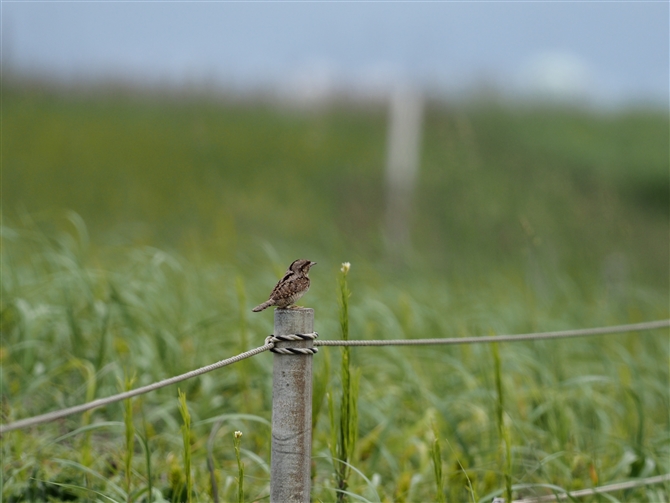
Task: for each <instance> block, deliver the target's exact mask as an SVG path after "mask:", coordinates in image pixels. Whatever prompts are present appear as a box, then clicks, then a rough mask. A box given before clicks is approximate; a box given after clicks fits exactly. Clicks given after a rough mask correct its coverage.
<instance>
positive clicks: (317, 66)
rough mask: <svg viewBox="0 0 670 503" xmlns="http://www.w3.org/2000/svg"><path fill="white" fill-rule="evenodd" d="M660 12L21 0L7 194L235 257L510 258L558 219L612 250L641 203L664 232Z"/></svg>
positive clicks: (550, 231) (11, 38)
mask: <svg viewBox="0 0 670 503" xmlns="http://www.w3.org/2000/svg"><path fill="white" fill-rule="evenodd" d="M667 14H668V6H667V5H666V4H664V3H635V2H632V3H621V4H611V3H607V4H594V3H588V4H573V3H534V4H516V3H494V4H481V3H453V4H451V3H444V4H424V3H401V4H369V3H362V4H348V3H347V4H340V3H337V2H334V3H319V4H293V3H272V2H270V3H262V4H255V3H254V4H244V3H230V4H229V3H207V4H204V3H163V4H159V3H137V4H133V3H62V2H46V3H27V2H26V3H23V2H16V3H8V4H6V5H3V10H2V44H3V45H2V55H3V83H4V101H3V106H4V109H3V110H4V113H3V120H4V124H5V129H4V148H3V178H4V186H3V212H4V215H5V216H6V217H11V216H12V215H14V214H15V213H16V211H18V210H19V209H21V211H27V212H30V213H33V212H36V211H43V210H48V211H52V210H62V209H68V210H74V211H75V212H77V213H78V214H79V215H80V216H81V217H82V218H83V219H84V221H85V222H86V224H87V225H88V226H89V228H90V231H91V232H92V234H93V235H94V236H95V239H96V240H99V239H104V238H105V236H106V238H107V239H112V238H111V237H110V236H113V239H127V240H130V241H131V242H135V241H139V242H142V243H154V244H160V245H165V246H174V247H177V248H179V249H184V247H187V246H191V245H193V246H196V247H197V248H201V247H202V246H206V247H210V248H211V246H214V247H215V249H214V251H215V252H216V253H217V254H223V256H226V257H227V259H233V258H235V259H239V252H240V250H244V249H245V246H247V244H248V245H249V246H250V247H251V248H255V247H257V245H258V243H259V242H263V243H265V244H266V245H269V246H271V247H273V248H276V249H278V250H279V249H281V252H280V253H279V252H278V253H279V255H280V256H282V258H283V257H292V256H293V255H295V254H296V253H297V255H301V254H305V253H309V252H311V253H312V254H314V253H324V252H326V250H329V252H336V253H335V254H337V253H340V252H341V251H343V250H349V251H350V252H360V253H362V254H363V255H364V256H365V259H366V260H370V261H377V260H378V259H379V258H380V257H381V256H382V255H383V254H384V253H386V254H387V255H389V254H390V255H391V256H393V257H395V259H398V257H399V256H400V255H403V256H404V257H405V259H407V258H408V257H409V256H408V255H407V253H411V252H413V251H415V252H418V253H419V255H420V257H423V258H429V260H430V262H431V264H432V265H431V267H433V266H445V267H455V264H457V263H460V262H464V263H465V262H468V259H470V258H471V257H473V254H474V256H478V255H482V256H483V260H484V261H485V262H487V263H491V258H492V255H491V253H493V254H494V255H493V257H495V259H494V260H493V263H492V265H493V267H496V268H497V267H498V266H499V264H498V262H499V261H503V262H504V261H506V260H507V259H512V258H513V257H514V256H515V255H518V254H519V252H520V250H521V249H522V248H524V247H526V246H527V245H528V243H531V244H532V243H533V242H534V241H533V240H535V242H539V241H542V240H543V243H544V245H545V248H546V249H549V250H552V252H551V253H550V254H553V255H554V256H556V257H564V258H565V259H566V260H568V261H569V260H570V259H571V258H574V259H575V260H578V261H580V260H583V258H584V257H582V256H581V255H582V254H584V255H594V256H593V257H592V258H597V263H600V262H602V261H604V260H605V259H606V257H608V256H610V255H611V254H612V253H623V254H624V255H625V254H626V253H628V252H629V250H627V249H626V247H627V246H629V244H630V243H639V241H640V236H638V235H637V233H638V232H640V225H637V223H636V220H635V219H636V218H639V219H641V220H644V221H645V222H649V220H650V219H651V220H653V221H656V220H658V221H660V222H662V224H661V226H660V229H662V231H663V233H664V232H665V229H664V226H665V223H666V219H667V213H668V211H667V209H668V169H667V155H666V154H667V132H668V126H667V117H666V115H667V114H666V112H667V107H668V72H669V70H668V26H667V22H666V21H667ZM617 212H620V213H617ZM615 214H616V215H617V216H616V217H615V216H614V215H615ZM619 218H623V219H624V220H623V221H621V220H620V221H618V222H617V223H615V220H616V219H619ZM608 219H609V220H608ZM522 222H526V223H525V224H522ZM643 227H644V228H645V229H646V228H647V227H649V229H650V232H653V231H651V228H652V227H653V224H651V223H645V225H644V226H643ZM110 232H111V234H109V233H110ZM529 233H531V234H532V235H533V237H532V239H530V240H529V235H530V234H529ZM601 233H605V234H607V235H608V238H607V239H605V240H603V239H601V238H596V236H599V235H600V234H601ZM536 234H537V235H536ZM536 238H537V239H536ZM650 239H651V238H650ZM658 239H660V238H654V239H652V240H651V241H652V242H653V243H654V244H653V246H651V247H645V248H646V249H648V250H650V253H654V254H655V255H654V257H655V260H656V261H660V262H665V258H666V255H667V254H666V251H667V244H666V243H665V239H660V241H659V242H657V241H656V240H658ZM249 240H251V242H252V243H247V242H248V241H249ZM565 240H568V241H567V242H566V241H565ZM584 240H588V241H593V242H594V246H591V245H589V246H581V245H580V243H583V242H584ZM567 243H569V244H567ZM240 247H242V248H240ZM284 247H287V248H284ZM314 248H316V249H314ZM312 250H314V251H312ZM317 250H318V251H317ZM578 250H582V251H581V253H580V252H579V251H578ZM329 252H326V253H329ZM245 253H246V252H245ZM226 254H227V255H226ZM236 254H237V255H236ZM595 255H597V257H596V256H595ZM416 258H417V257H415V259H416ZM254 260H255V259H254ZM287 260H288V259H287V258H283V261H284V262H285V261H287ZM523 260H525V259H523ZM626 260H629V261H630V260H633V261H635V258H634V257H633V256H631V257H629V258H627V259H626ZM288 262H290V260H288ZM642 262H646V261H642ZM655 263H656V264H659V262H655ZM480 266H481V265H480V264H478V265H477V266H476V267H475V268H477V269H478V268H479V267H480ZM643 267H644V266H643ZM651 276H652V277H657V278H658V275H657V274H655V273H654V274H651Z"/></svg>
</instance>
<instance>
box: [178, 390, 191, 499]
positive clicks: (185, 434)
mask: <svg viewBox="0 0 670 503" xmlns="http://www.w3.org/2000/svg"><path fill="white" fill-rule="evenodd" d="M179 412H180V414H181V417H182V420H183V421H184V424H182V426H181V435H182V440H183V446H184V450H183V453H184V474H185V475H186V486H185V491H186V501H187V502H188V503H191V501H192V498H193V480H192V478H191V414H190V413H189V411H188V405H187V404H186V394H185V393H182V391H181V390H179Z"/></svg>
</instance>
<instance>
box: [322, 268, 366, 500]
mask: <svg viewBox="0 0 670 503" xmlns="http://www.w3.org/2000/svg"><path fill="white" fill-rule="evenodd" d="M350 267H351V265H350V264H349V262H345V263H343V264H342V268H341V269H340V272H341V274H340V275H339V302H340V316H339V318H340V331H341V334H342V339H343V340H348V339H349V297H350V296H351V292H350V291H349V285H348V283H347V275H348V274H349V269H350ZM349 353H350V348H349V347H347V346H344V347H343V348H342V364H341V368H340V379H341V381H342V393H341V398H340V408H339V416H338V417H337V418H336V414H335V406H334V403H333V398H332V393H331V394H330V395H329V401H328V405H329V413H330V427H331V431H333V434H332V437H331V454H332V456H333V466H334V468H335V481H336V484H337V490H336V494H337V501H340V502H342V501H347V488H348V487H349V476H350V475H351V462H352V461H353V455H354V450H355V448H356V440H357V438H358V383H359V379H360V374H359V373H358V372H357V371H356V370H352V369H351V366H350V360H349V357H350V355H349ZM335 432H337V433H335Z"/></svg>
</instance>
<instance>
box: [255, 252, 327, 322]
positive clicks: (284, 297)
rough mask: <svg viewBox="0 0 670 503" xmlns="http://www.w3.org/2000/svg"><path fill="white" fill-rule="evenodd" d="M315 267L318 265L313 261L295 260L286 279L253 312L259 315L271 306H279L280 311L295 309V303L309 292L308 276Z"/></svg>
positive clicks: (280, 281) (285, 275)
mask: <svg viewBox="0 0 670 503" xmlns="http://www.w3.org/2000/svg"><path fill="white" fill-rule="evenodd" d="M314 265H316V262H312V261H311V260H306V259H298V260H294V261H293V263H292V264H291V265H290V266H289V267H288V270H287V271H286V274H284V277H283V278H282V279H280V280H279V282H278V283H277V285H276V286H275V287H274V289H273V290H272V293H271V294H270V298H269V299H268V300H266V301H265V302H263V303H262V304H260V305H258V306H256V307H254V308H253V309H252V311H253V312H254V313H257V312H259V311H262V310H263V309H267V308H268V307H270V306H277V307H278V308H279V309H286V308H287V307H288V308H291V307H293V305H294V304H295V302H296V301H297V300H298V299H299V298H300V297H302V296H303V295H305V294H306V293H307V290H309V276H308V274H309V269H310V267H312V266H314Z"/></svg>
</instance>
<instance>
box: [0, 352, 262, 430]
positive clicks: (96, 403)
mask: <svg viewBox="0 0 670 503" xmlns="http://www.w3.org/2000/svg"><path fill="white" fill-rule="evenodd" d="M273 347H274V343H273V342H269V343H266V344H265V345H264V346H260V347H258V348H256V349H252V350H250V351H247V352H245V353H241V354H239V355H237V356H233V357H232V358H228V359H226V360H221V361H219V362H216V363H212V364H211V365H207V366H205V367H201V368H199V369H196V370H191V371H190V372H186V373H185V374H181V375H178V376H174V377H170V378H168V379H163V380H162V381H158V382H155V383H153V384H149V385H147V386H142V387H141V388H137V389H133V390H130V391H126V392H124V393H119V394H117V395H112V396H108V397H107V398H99V399H98V400H93V401H92V402H88V403H83V404H81V405H76V406H74V407H69V408H67V409H61V410H56V411H53V412H48V413H47V414H42V415H40V416H34V417H30V418H27V419H21V420H20V421H14V422H13V423H7V424H3V425H0V435H1V434H3V433H7V432H8V431H12V430H18V429H20V428H27V427H29V426H34V425H36V424H41V423H47V422H50V421H55V420H56V419H60V418H63V417H66V416H71V415H72V414H79V413H80V412H85V411H87V410H91V409H96V408H98V407H103V406H105V405H109V404H110V403H115V402H120V401H121V400H127V399H128V398H132V397H134V396H137V395H142V394H144V393H149V392H150V391H155V390H157V389H160V388H164V387H165V386H169V385H170V384H175V383H178V382H181V381H185V380H186V379H190V378H192V377H196V376H199V375H202V374H206V373H207V372H211V371H212V370H216V369H219V368H221V367H225V366H227V365H232V364H233V363H236V362H239V361H240V360H244V359H245V358H251V357H252V356H255V355H257V354H259V353H262V352H264V351H268V350H269V349H272V348H273Z"/></svg>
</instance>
